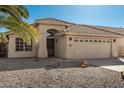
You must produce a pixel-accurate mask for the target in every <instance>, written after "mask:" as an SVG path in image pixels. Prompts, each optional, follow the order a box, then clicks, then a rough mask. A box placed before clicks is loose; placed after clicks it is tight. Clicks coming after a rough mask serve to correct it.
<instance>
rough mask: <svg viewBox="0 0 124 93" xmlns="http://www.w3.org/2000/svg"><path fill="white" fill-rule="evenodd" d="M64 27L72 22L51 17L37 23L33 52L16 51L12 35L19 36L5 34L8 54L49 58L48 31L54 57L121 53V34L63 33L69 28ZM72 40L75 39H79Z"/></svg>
mask: <svg viewBox="0 0 124 93" xmlns="http://www.w3.org/2000/svg"><path fill="white" fill-rule="evenodd" d="M66 26H68V28H71V27H72V26H73V24H69V23H64V22H61V21H60V22H59V21H56V22H54V21H51V20H50V21H49V20H47V21H44V20H43V21H42V20H41V21H38V22H36V23H35V27H36V28H37V29H38V31H39V32H40V40H39V41H38V42H33V50H32V51H18V52H17V51H15V38H16V37H18V36H17V35H15V34H10V35H8V36H9V43H8V57H39V58H46V57H48V49H47V35H46V34H47V32H48V31H51V32H52V33H54V56H55V57H59V58H71V59H84V58H110V57H118V56H119V55H120V53H121V52H120V50H121V49H123V47H124V42H123V41H124V36H123V35H120V36H112V35H111V34H110V36H109V35H108V36H105V35H94V34H93V35H92V34H81V33H72V32H71V33H70V32H68V33H66V32H64V30H65V29H68V28H66ZM96 30H97V29H96ZM70 38H71V40H70ZM75 40H78V42H77V41H75ZM80 40H82V41H80ZM85 40H88V42H85ZM90 40H91V41H90ZM95 40H97V41H95ZM99 40H101V41H99ZM120 47H121V49H120ZM122 54H124V51H123V53H122Z"/></svg>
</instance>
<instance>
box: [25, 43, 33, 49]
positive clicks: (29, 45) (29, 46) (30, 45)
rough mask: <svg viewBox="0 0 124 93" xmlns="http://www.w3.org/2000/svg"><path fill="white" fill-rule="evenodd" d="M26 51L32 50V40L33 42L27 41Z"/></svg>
mask: <svg viewBox="0 0 124 93" xmlns="http://www.w3.org/2000/svg"><path fill="white" fill-rule="evenodd" d="M25 51H32V42H31V44H26V43H25Z"/></svg>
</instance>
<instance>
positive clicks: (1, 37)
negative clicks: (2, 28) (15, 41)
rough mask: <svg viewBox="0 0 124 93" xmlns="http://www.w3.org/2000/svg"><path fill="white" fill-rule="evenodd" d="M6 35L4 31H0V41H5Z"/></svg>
mask: <svg viewBox="0 0 124 93" xmlns="http://www.w3.org/2000/svg"><path fill="white" fill-rule="evenodd" d="M6 41H7V40H6V36H5V34H4V33H2V32H0V43H6Z"/></svg>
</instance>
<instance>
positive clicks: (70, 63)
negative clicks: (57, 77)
mask: <svg viewBox="0 0 124 93" xmlns="http://www.w3.org/2000/svg"><path fill="white" fill-rule="evenodd" d="M73 67H80V61H79V60H64V59H58V58H47V59H39V61H36V58H1V59H0V71H11V70H24V69H40V68H45V69H46V70H50V69H56V68H73Z"/></svg>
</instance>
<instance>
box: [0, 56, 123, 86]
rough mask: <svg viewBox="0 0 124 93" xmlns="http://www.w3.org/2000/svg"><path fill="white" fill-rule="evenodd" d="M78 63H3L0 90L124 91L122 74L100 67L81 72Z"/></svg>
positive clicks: (63, 61) (16, 61)
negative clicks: (96, 89)
mask: <svg viewBox="0 0 124 93" xmlns="http://www.w3.org/2000/svg"><path fill="white" fill-rule="evenodd" d="M79 63H80V62H79V61H77V60H63V59H57V58H53V59H52V58H51V59H41V60H39V61H35V59H33V58H32V59H4V58H1V59H0V87H14V88H18V87H25V88H32V87H33V88H35V87H36V88H39V87H40V88H49V87H50V88H60V87H61V88H108V87H112V88H113V87H119V88H121V87H124V81H123V80H122V79H121V76H120V73H119V72H115V71H112V70H107V69H104V68H100V67H87V68H80V67H79Z"/></svg>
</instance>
